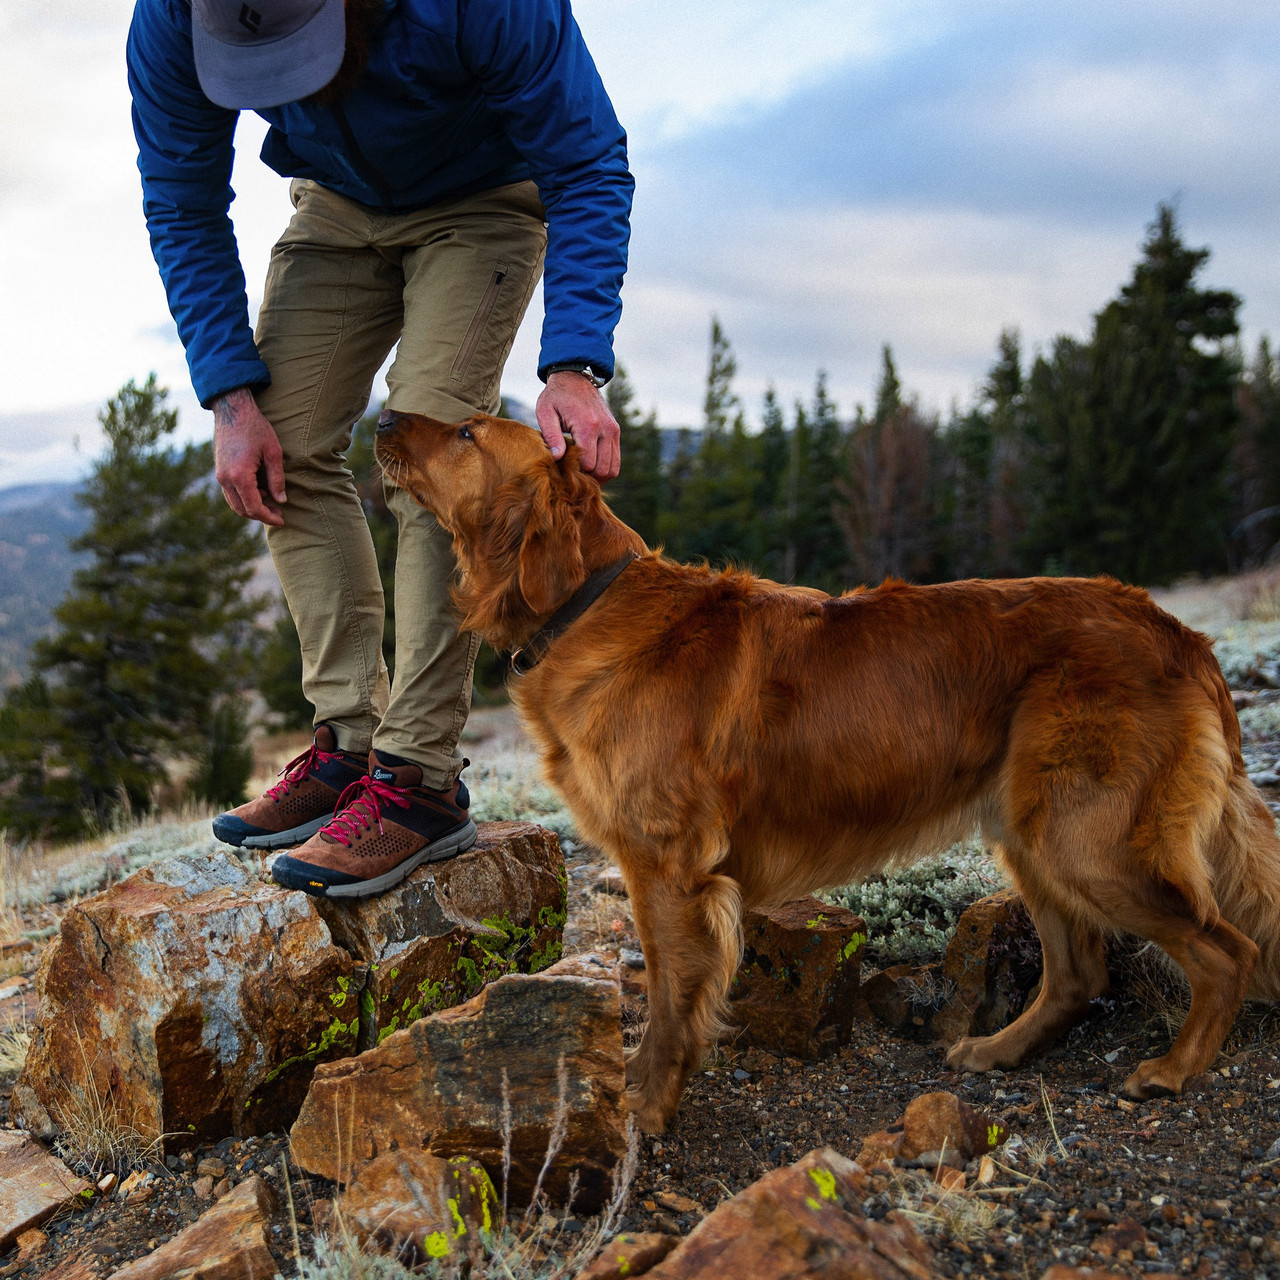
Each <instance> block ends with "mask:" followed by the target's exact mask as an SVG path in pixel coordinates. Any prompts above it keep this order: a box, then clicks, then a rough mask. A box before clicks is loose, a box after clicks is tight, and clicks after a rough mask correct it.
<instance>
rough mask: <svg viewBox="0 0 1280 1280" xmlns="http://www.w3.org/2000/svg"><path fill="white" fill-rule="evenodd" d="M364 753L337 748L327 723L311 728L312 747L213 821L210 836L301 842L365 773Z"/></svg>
mask: <svg viewBox="0 0 1280 1280" xmlns="http://www.w3.org/2000/svg"><path fill="white" fill-rule="evenodd" d="M366 759H367V758H366V757H365V756H363V755H357V754H356V753H355V752H354V751H339V750H338V740H337V738H336V737H335V736H334V733H333V730H332V729H331V728H330V727H329V726H328V725H327V724H321V725H317V726H316V732H315V737H314V738H313V739H312V742H311V746H310V747H309V748H308V749H307V750H306V751H304V752H303V753H302V754H301V755H300V756H298V757H297V759H295V760H290V761H289V763H288V764H287V765H285V767H284V768H283V769H281V771H280V781H279V782H277V783H276V784H275V786H274V787H270V788H268V790H267V791H266V792H265V793H264V794H262V795H260V796H259V797H258V798H257V799H256V800H250V801H249V803H248V804H242V805H241V806H240V807H239V808H238V809H232V810H230V811H229V812H228V813H220V814H219V815H218V816H217V817H216V818H214V820H213V834H214V835H215V836H217V838H218V839H219V840H223V841H225V842H226V843H227V844H235V845H242V846H243V847H244V848H246V849H281V848H284V847H285V846H286V845H291V844H301V843H302V842H303V841H304V840H305V839H307V837H308V836H312V835H314V834H315V833H316V832H317V831H319V830H320V828H321V827H323V826H324V824H325V823H326V822H328V821H329V819H330V818H332V817H333V814H334V810H335V809H336V808H337V802H338V797H339V796H340V795H341V794H342V793H343V792H344V791H345V790H346V789H347V788H348V787H349V786H351V784H352V783H353V782H359V780H360V779H361V777H363V776H364V772H365V763H366Z"/></svg>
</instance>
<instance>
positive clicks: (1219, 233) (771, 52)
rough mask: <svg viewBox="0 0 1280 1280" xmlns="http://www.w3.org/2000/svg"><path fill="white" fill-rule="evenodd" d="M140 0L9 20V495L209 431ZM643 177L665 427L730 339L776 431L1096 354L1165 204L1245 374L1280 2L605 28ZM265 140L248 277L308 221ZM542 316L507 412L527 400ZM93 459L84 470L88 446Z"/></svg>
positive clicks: (632, 7) (641, 347)
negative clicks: (138, 118) (773, 404)
mask: <svg viewBox="0 0 1280 1280" xmlns="http://www.w3.org/2000/svg"><path fill="white" fill-rule="evenodd" d="M131 8H132V5H131V3H130V2H129V0H44V2H43V3H40V4H35V5H16V4H9V5H5V6H4V7H3V9H2V10H0V374H3V376H2V377H0V487H3V486H7V485H10V484H16V483H20V482H24V481H29V480H36V479H59V478H71V477H72V476H74V475H76V474H78V473H79V472H81V471H83V469H84V467H85V466H86V465H87V460H88V459H89V458H90V457H91V456H92V454H93V452H94V451H95V450H96V448H97V447H98V438H97V435H96V426H95V422H94V413H95V409H96V407H97V406H99V405H100V404H101V403H102V402H103V401H104V400H105V399H106V398H107V397H108V396H109V395H111V394H112V393H113V392H114V391H115V390H116V389H117V388H118V387H119V386H120V385H121V384H122V383H123V382H124V381H125V380H127V379H128V378H130V377H136V378H138V379H142V378H144V377H145V376H146V374H147V373H148V371H149V370H152V369H154V370H156V371H157V372H158V374H159V375H160V377H161V380H162V381H164V382H165V383H167V385H169V386H170V388H171V389H172V390H173V392H174V396H175V399H176V400H177V402H178V403H179V405H180V407H181V409H182V421H183V430H184V433H185V434H189V435H193V436H202V435H208V434H209V432H210V431H211V430H212V420H211V418H210V417H209V415H208V414H206V413H204V412H203V411H202V410H200V408H199V406H198V405H196V404H195V402H194V399H193V398H192V396H191V392H190V388H189V384H188V381H187V372H186V365H185V362H184V360H183V355H182V350H181V347H180V345H179V344H178V341H177V336H176V333H175V331H174V328H173V325H172V322H171V321H170V319H169V316H168V311H167V308H166V306H165V300H164V294H163V291H162V290H161V287H160V283H159V278H158V276H157V275H156V272H155V268H154V265H153V263H152V261H151V257H150V251H149V249H148V246H147V239H146V233H145V229H144V227H143V222H142V214H141V209H140V190H139V183H138V177H137V170H136V168H135V164H134V144H133V138H132V133H131V130H130V125H129V101H128V92H127V88H126V85H125V77H124V65H123V47H124V38H125V32H126V30H127V27H128V21H129V14H130V11H131ZM576 13H577V15H578V19H579V22H580V23H581V25H582V27H583V30H584V32H585V33H586V36H587V41H588V43H589V45H590V47H591V49H592V51H593V53H594V55H595V58H596V61H597V63H598V64H599V66H600V69H601V73H602V75H603V77H604V80H605V84H606V85H607V87H608V88H609V91H610V93H611V94H612V96H613V100H614V103H615V105H616V107H617V110H618V114H619V116H620V118H621V119H622V121H623V124H624V125H625V126H626V128H627V130H628V133H629V136H630V148H631V158H632V164H633V168H634V170H635V173H636V179H637V194H636V206H635V218H634V233H633V238H632V245H631V268H630V271H629V273H628V276H627V282H626V286H625V288H624V293H623V301H624V316H623V321H622V324H621V326H620V328H619V330H618V334H617V341H616V347H617V352H618V355H619V357H620V359H621V360H622V362H623V363H624V364H625V365H626V367H627V369H628V371H629V373H630V375H631V379H632V382H633V383H634V385H635V387H636V391H637V393H638V397H639V400H640V403H641V405H642V406H643V407H644V408H646V409H648V408H656V409H657V410H658V413H659V417H660V420H661V421H663V422H664V423H668V424H678V423H694V422H696V421H697V419H698V415H699V406H700V403H701V397H702V388H703V379H704V376H705V369H706V359H707V335H708V329H709V324H710V317H711V315H712V313H713V312H714V313H716V314H718V315H719V316H720V318H721V320H722V322H723V324H724V326H725V329H726V331H727V333H728V335H729V337H730V339H731V340H732V342H733V344H734V346H735V349H736V351H737V355H738V363H739V371H740V376H739V381H738V389H739V391H740V393H741V394H742V396H743V398H744V400H745V401H746V404H747V407H748V410H749V412H750V414H751V415H752V416H757V415H758V408H759V399H760V396H761V394H762V393H763V391H764V389H765V387H766V386H767V385H768V384H770V383H772V384H773V385H774V386H776V388H777V390H778V392H779V394H780V395H781V396H782V397H783V398H784V399H785V400H788V401H789V400H791V399H794V398H795V397H797V396H804V397H807V396H808V395H809V393H810V391H811V389H812V386H813V381H814V376H815V374H816V372H817V370H819V369H825V370H826V371H827V372H828V374H829V378H830V386H831V389H832V392H833V394H834V396H835V398H836V400H837V402H838V404H839V406H840V408H841V411H842V412H843V413H845V414H848V413H851V412H852V410H853V407H854V405H855V404H856V403H857V402H859V401H861V402H864V403H865V402H867V401H868V400H869V399H870V398H871V397H872V396H873V394H874V386H875V381H876V375H877V371H878V367H879V360H880V348H881V346H882V344H884V343H886V342H888V343H890V344H891V345H892V346H893V349H894V352H895V355H896V357H897V361H898V366H899V372H900V374H901V376H902V379H903V382H904V384H905V385H906V387H907V388H908V389H909V390H912V391H914V392H917V393H918V394H919V395H920V397H921V399H922V401H923V403H924V404H925V405H926V407H930V408H936V409H939V410H942V411H944V412H945V411H946V409H947V408H948V406H949V405H950V404H951V403H952V402H953V401H959V402H960V403H962V404H964V403H967V402H968V401H970V400H971V399H972V397H973V394H974V389H975V387H976V385H977V383H978V382H979V381H980V380H981V378H982V376H983V374H984V373H985V371H986V368H987V366H988V365H989V363H990V361H991V359H992V357H993V354H994V351H995V344H996V339H997V336H998V334H999V332H1000V330H1001V328H1003V327H1006V326H1011V325H1012V326H1017V327H1018V328H1019V329H1020V330H1021V332H1022V335H1023V339H1024V346H1025V349H1026V350H1027V351H1028V352H1029V351H1031V350H1033V349H1035V348H1036V347H1037V346H1040V345H1043V344H1045V343H1046V342H1048V341H1049V340H1051V339H1052V337H1053V336H1054V335H1055V334H1057V333H1063V332H1066V333H1073V334H1084V333H1086V332H1087V330H1088V327H1089V324H1090V320H1091V317H1092V315H1093V313H1094V312H1095V311H1097V310H1098V309H1099V308H1100V307H1101V306H1102V305H1103V304H1104V303H1105V302H1106V301H1107V300H1108V298H1110V297H1111V296H1112V295H1113V294H1114V293H1115V291H1116V289H1117V288H1118V287H1119V285H1120V284H1122V283H1123V282H1124V280H1125V279H1126V278H1127V276H1128V274H1129V271H1130V269H1131V267H1132V264H1133V262H1134V260H1135V258H1136V256H1137V253H1138V246H1139V244H1140V242H1141V240H1142V238H1143V234H1144V229H1145V227H1146V225H1147V224H1148V223H1149V222H1150V221H1151V219H1152V217H1153V215H1154V212H1155V208H1156V205H1157V203H1158V202H1159V201H1161V200H1173V201H1174V202H1175V203H1176V206H1177V209H1178V213H1179V218H1180V222H1181V225H1182V229H1183V233H1184V235H1185V237H1186V239H1187V240H1188V242H1189V243H1191V244H1193V245H1208V246H1209V247H1210V248H1211V249H1212V250H1213V258H1212V259H1211V261H1210V264H1209V267H1208V270H1207V272H1206V275H1205V277H1204V279H1205V282H1206V283H1208V284H1212V285H1214V286H1220V287H1227V288H1232V289H1235V290H1236V291H1237V292H1238V293H1240V294H1241V295H1242V296H1243V298H1244V300H1245V305H1244V308H1243V311H1242V318H1243V321H1244V325H1245V335H1246V342H1247V343H1248V345H1249V346H1250V348H1252V347H1253V346H1254V345H1255V344H1256V341H1257V339H1258V337H1259V336H1260V335H1261V334H1263V333H1268V334H1272V335H1274V336H1276V337H1278V338H1280V260H1278V257H1277V248H1278V247H1280V246H1278V243H1277V242H1278V238H1280V237H1278V232H1280V166H1278V165H1277V156H1280V7H1278V6H1275V5H1271V4H1263V3H1259V2H1258V0H1248V2H1247V3H1246V2H1245V0H1206V2H1203V3H1201V2H1199V0H1197V2H1192V0H1124V3H1123V4H1117V3H1115V0H1105V2H1104V0H1075V3H1073V4H1071V5H1062V4H1057V3H1055V4H1049V3H1043V2H1041V0H969V2H968V3H966V4H964V5H959V4H956V3H955V0H892V2H890V0H866V2H862V3H860V2H859V0H790V2H789V3H786V4H782V3H779V2H778V0H698V3H696V4H689V3H687V2H684V3H676V2H675V0H578V3H577V5H576ZM262 132H263V126H262V124H261V122H260V121H258V119H257V118H256V117H254V116H252V115H245V116H244V117H242V120H241V126H240V130H239V135H238V139H237V142H238V158H237V165H236V173H235V179H234V185H235V188H236V191H237V193H238V199H237V201H236V203H235V205H234V206H233V208H232V213H233V216H234V218H235V223H236V229H237V233H238V236H239V240H240V246H241V256H242V258H243V260H244V265H245V270H246V275H247V277H248V280H249V293H250V304H251V308H253V307H256V305H257V301H258V299H259V297H260V295H261V281H262V278H263V275H264V272H265V266H266V260H267V255H268V252H269V250H270V246H271V244H272V242H273V241H274V240H275V238H276V236H277V235H278V234H279V232H280V230H281V228H282V227H283V225H284V222H285V221H286V219H287V217H288V213H289V204H288V199H287V196H286V189H285V188H286V183H285V180H284V179H282V178H279V177H277V176H276V175H275V174H274V173H272V172H271V171H270V170H268V169H267V168H266V167H265V166H264V165H263V164H262V163H261V162H260V161H259V160H258V158H257V151H258V146H259V144H260V141H261V137H262ZM540 322H541V307H540V305H539V303H538V302H537V301H535V305H534V307H533V308H532V309H531V311H530V316H529V318H528V319H527V321H526V323H525V326H524V328H523V330H522V332H521V335H520V338H519V339H518V341H517V344H516V348H515V351H514V353H513V355H512V358H511V361H510V363H509V364H508V367H507V376H506V378H505V381H504V387H505V389H506V390H507V391H508V392H509V393H510V394H513V395H515V396H518V397H520V398H522V399H524V400H527V401H529V402H532V400H533V399H534V398H535V396H536V394H537V390H538V383H537V380H536V377H535V374H534V366H535V363H536V360H537V334H538V328H539V325H540ZM77 439H78V440H79V448H78V450H77V446H76V441H77Z"/></svg>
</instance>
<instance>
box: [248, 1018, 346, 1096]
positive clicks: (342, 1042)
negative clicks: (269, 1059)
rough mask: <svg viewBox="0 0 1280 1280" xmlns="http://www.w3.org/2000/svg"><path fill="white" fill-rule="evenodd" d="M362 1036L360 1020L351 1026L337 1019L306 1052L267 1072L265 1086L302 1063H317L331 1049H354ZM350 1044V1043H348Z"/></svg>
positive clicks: (295, 1055)
mask: <svg viewBox="0 0 1280 1280" xmlns="http://www.w3.org/2000/svg"><path fill="white" fill-rule="evenodd" d="M359 1034H360V1019H359V1017H355V1018H352V1019H351V1023H350V1025H348V1024H347V1023H345V1022H343V1021H342V1019H341V1018H335V1019H334V1020H333V1021H332V1022H331V1023H330V1024H329V1025H328V1026H327V1027H325V1029H324V1030H323V1031H322V1032H321V1033H320V1039H319V1040H313V1041H312V1042H311V1043H310V1044H309V1045H307V1048H306V1051H305V1052H303V1053H296V1054H294V1055H293V1057H291V1058H286V1059H285V1060H284V1061H283V1062H282V1063H280V1065H279V1066H278V1067H273V1068H272V1069H271V1070H270V1071H268V1072H267V1074H266V1077H265V1079H264V1080H263V1082H262V1083H263V1084H270V1083H271V1082H272V1081H273V1080H276V1079H278V1078H279V1077H280V1076H281V1075H283V1074H284V1073H285V1072H286V1071H288V1070H289V1069H290V1068H291V1067H296V1066H297V1065H298V1064H299V1063H300V1062H315V1061H316V1059H317V1058H319V1057H320V1056H321V1055H322V1054H325V1053H328V1052H329V1050H330V1049H333V1048H339V1049H354V1048H355V1044H356V1039H357V1037H358V1036H359ZM347 1042H349V1043H347Z"/></svg>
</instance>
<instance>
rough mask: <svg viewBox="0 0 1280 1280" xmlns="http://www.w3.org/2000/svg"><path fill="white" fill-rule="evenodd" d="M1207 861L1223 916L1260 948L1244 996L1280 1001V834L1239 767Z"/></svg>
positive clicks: (1234, 775) (1232, 779)
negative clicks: (1210, 868) (1256, 965)
mask: <svg viewBox="0 0 1280 1280" xmlns="http://www.w3.org/2000/svg"><path fill="white" fill-rule="evenodd" d="M1210 865H1211V867H1212V871H1213V893H1214V897H1215V898H1217V900H1218V904H1219V906H1220V907H1221V909H1222V914H1223V916H1224V918H1225V919H1227V920H1228V921H1230V923H1231V924H1233V925H1235V927H1236V928H1237V929H1239V930H1240V932H1241V933H1243V934H1245V936H1246V937H1249V938H1251V939H1252V940H1253V941H1254V942H1255V943H1256V944H1257V947H1258V951H1259V956H1258V967H1257V968H1256V969H1255V970H1254V971H1253V981H1252V982H1251V983H1250V985H1249V990H1248V993H1247V997H1248V998H1249V999H1252V1000H1280V837H1278V836H1277V835H1276V823H1275V819H1274V818H1273V817H1272V816H1271V811H1270V810H1269V809H1268V808H1267V806H1266V804H1265V803H1264V801H1263V799H1262V797H1261V796H1260V795H1259V794H1258V789H1257V788H1256V787H1255V786H1254V785H1253V783H1251V782H1250V781H1249V779H1248V778H1247V777H1246V776H1245V772H1244V768H1243V765H1238V766H1237V768H1236V770H1235V772H1234V773H1233V775H1232V778H1231V785H1230V787H1229V789H1228V792H1227V797H1226V803H1225V804H1224V805H1223V812H1222V821H1221V823H1220V824H1219V826H1218V830H1217V832H1216V833H1215V834H1214V837H1213V840H1212V843H1211V848H1210Z"/></svg>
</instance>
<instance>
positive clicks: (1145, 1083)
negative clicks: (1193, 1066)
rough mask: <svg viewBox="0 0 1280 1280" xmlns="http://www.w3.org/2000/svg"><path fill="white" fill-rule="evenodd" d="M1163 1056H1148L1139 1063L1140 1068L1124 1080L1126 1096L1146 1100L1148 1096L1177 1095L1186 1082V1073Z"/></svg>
mask: <svg viewBox="0 0 1280 1280" xmlns="http://www.w3.org/2000/svg"><path fill="white" fill-rule="evenodd" d="M1169 1057H1170V1055H1169V1054H1165V1056H1164V1057H1163V1058H1148V1059H1147V1060H1146V1061H1145V1062H1140V1063H1139V1064H1138V1069H1137V1070H1136V1071H1135V1072H1134V1073H1133V1074H1132V1075H1131V1076H1130V1077H1129V1078H1128V1079H1127V1080H1126V1081H1125V1082H1124V1086H1123V1088H1124V1093H1125V1096H1126V1097H1129V1098H1136V1099H1137V1100H1138V1101H1139V1102H1145V1101H1146V1099H1148V1098H1168V1097H1176V1096H1177V1095H1178V1094H1180V1093H1181V1092H1182V1086H1183V1084H1185V1083H1186V1074H1185V1073H1184V1072H1183V1071H1182V1070H1180V1069H1179V1068H1178V1067H1176V1066H1175V1065H1174V1064H1173V1063H1171V1062H1170V1061H1169Z"/></svg>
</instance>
